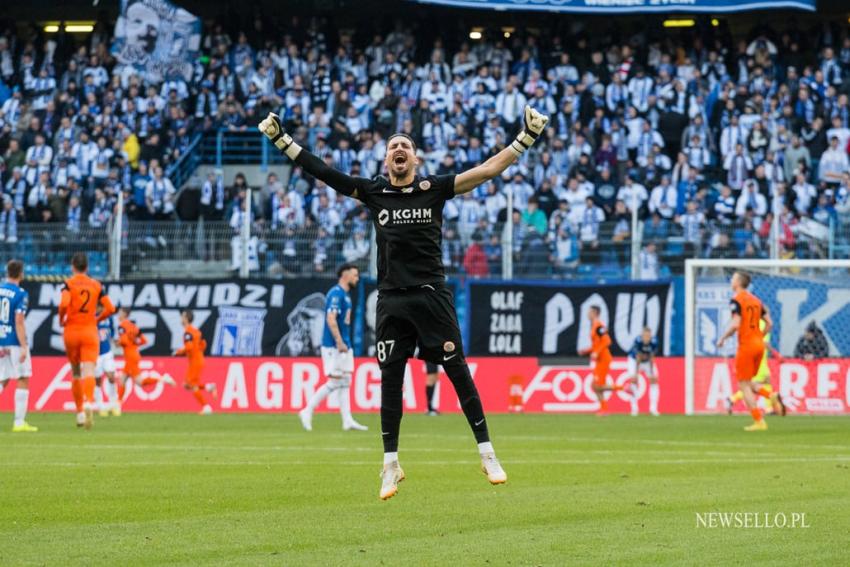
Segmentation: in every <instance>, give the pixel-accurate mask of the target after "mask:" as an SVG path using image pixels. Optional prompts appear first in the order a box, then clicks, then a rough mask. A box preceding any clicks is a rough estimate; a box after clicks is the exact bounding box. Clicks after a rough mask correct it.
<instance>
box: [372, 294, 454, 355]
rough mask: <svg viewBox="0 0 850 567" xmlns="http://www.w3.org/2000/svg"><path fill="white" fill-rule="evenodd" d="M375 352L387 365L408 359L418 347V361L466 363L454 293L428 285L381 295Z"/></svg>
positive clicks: (379, 295)
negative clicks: (419, 359)
mask: <svg viewBox="0 0 850 567" xmlns="http://www.w3.org/2000/svg"><path fill="white" fill-rule="evenodd" d="M376 316H377V322H376V333H375V334H376V337H375V338H376V343H375V352H376V354H377V356H378V364H379V365H380V366H385V365H387V364H390V363H392V362H396V361H398V360H407V359H408V358H410V357H411V356H413V353H414V352H415V350H416V347H417V345H418V346H419V358H421V359H422V360H425V361H427V362H431V363H433V364H442V365H443V366H449V365H453V364H459V363H463V362H465V359H464V356H463V344H462V343H461V338H460V327H459V326H458V324H457V312H456V311H455V304H454V297H453V296H452V292H451V291H449V289H448V288H447V287H446V286H445V285H442V284H425V285H422V286H419V287H415V288H407V289H404V290H383V291H380V292H379V293H378V306H377V313H376Z"/></svg>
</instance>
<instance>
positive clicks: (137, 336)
mask: <svg viewBox="0 0 850 567" xmlns="http://www.w3.org/2000/svg"><path fill="white" fill-rule="evenodd" d="M118 344H119V345H120V346H121V348H122V349H124V376H126V377H127V378H129V379H130V380H132V381H133V382H135V383H136V384H138V385H139V386H150V385H152V384H156V383H157V382H160V381H162V382H165V383H166V384H168V385H169V386H176V385H177V383H176V382H175V381H174V378H172V377H171V376H169V375H168V374H165V375H163V376H162V377H160V378H152V377H147V378H142V371H141V369H140V368H139V362H141V361H142V355H141V354H139V347H140V346H143V345H146V344H148V340H147V339H146V338H145V336H144V335H143V334H142V333H141V331H139V327H137V326H136V324H135V323H133V322H132V321H131V320H130V308H129V307H122V308H121V309H119V310H118Z"/></svg>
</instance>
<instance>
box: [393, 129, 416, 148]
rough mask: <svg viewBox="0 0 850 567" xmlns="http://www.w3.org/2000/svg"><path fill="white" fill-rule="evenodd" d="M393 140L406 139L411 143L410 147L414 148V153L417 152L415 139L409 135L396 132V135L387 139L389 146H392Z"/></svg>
mask: <svg viewBox="0 0 850 567" xmlns="http://www.w3.org/2000/svg"><path fill="white" fill-rule="evenodd" d="M393 138H404V139H406V140H407V141H409V142H410V145H412V146H413V151H414V152H415V151H416V142H414V141H413V138H411V137H410V136H409V135H408V134H405V133H404V132H396V133H395V134H393V135H392V136H390V137H389V138H387V145H388V146H389V145H390V142H391V141H392V139H393Z"/></svg>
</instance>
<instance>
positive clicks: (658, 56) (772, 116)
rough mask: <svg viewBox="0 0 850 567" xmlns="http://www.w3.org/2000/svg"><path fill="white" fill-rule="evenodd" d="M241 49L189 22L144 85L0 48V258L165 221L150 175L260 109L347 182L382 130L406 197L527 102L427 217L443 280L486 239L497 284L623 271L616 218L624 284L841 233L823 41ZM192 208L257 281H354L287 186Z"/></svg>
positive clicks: (456, 163) (837, 66)
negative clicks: (27, 245)
mask: <svg viewBox="0 0 850 567" xmlns="http://www.w3.org/2000/svg"><path fill="white" fill-rule="evenodd" d="M253 28H254V29H253V30H252V32H251V33H250V34H248V33H244V32H243V33H238V34H232V35H231V34H228V33H225V31H224V28H223V27H222V26H221V25H218V24H210V25H209V26H208V29H207V30H206V33H205V35H204V39H203V46H202V49H203V51H204V55H205V57H203V58H202V59H200V60H199V61H198V62H197V63H196V69H195V74H194V77H193V78H192V80H190V81H184V80H182V79H175V80H170V81H167V82H164V83H160V84H147V83H146V82H145V81H143V80H142V79H141V78H140V77H139V76H138V75H137V74H135V73H134V72H133V70H132V69H127V68H123V67H122V66H120V65H116V64H115V62H114V60H112V58H111V56H110V54H109V50H108V44H109V39H108V34H106V33H99V34H98V33H96V34H94V35H93V36H92V37H91V38H89V39H88V40H87V41H86V43H85V44H84V45H81V46H79V48H77V49H75V50H73V52H72V53H70V54H69V55H68V56H67V57H62V58H60V57H58V56H57V46H56V42H54V41H50V40H49V37H48V39H47V40H46V41H45V40H44V38H43V37H39V36H36V35H33V36H32V37H29V36H19V35H17V34H12V33H7V34H6V35H5V36H4V37H2V38H0V156H2V165H0V168H2V171H0V175H2V179H0V181H2V188H3V197H4V203H3V207H2V211H0V237H2V238H3V239H4V240H6V241H7V242H8V241H10V239H12V238H15V235H16V231H17V224H18V223H20V222H24V221H26V222H56V223H64V224H65V225H66V226H67V228H68V230H70V231H74V230H79V227H80V226H81V225H89V226H91V227H103V226H106V225H107V224H108V222H109V219H110V216H111V215H112V214H113V211H114V202H115V198H116V196H117V194H118V193H119V192H121V191H123V192H124V193H125V197H126V199H125V200H126V202H127V203H128V207H127V214H128V218H130V219H144V220H165V219H169V218H172V217H174V216H175V202H176V194H177V189H179V188H175V187H174V185H173V184H172V183H171V181H170V180H169V179H168V176H167V175H165V173H164V172H165V171H166V170H167V168H168V165H169V164H171V163H173V162H174V161H175V160H177V159H179V158H180V156H181V155H182V154H183V153H184V152H185V151H187V148H188V147H189V144H190V142H191V140H192V137H193V135H194V134H196V133H200V132H207V131H214V130H219V129H224V130H227V131H230V132H243V131H245V132H251V133H252V132H253V131H254V128H255V125H256V123H257V122H258V121H259V120H260V118H261V117H263V116H264V115H265V114H266V113H267V112H269V111H274V112H278V113H279V114H280V116H281V118H282V120H283V122H284V124H285V127H286V129H287V130H288V131H289V132H290V133H292V135H293V137H295V138H296V139H298V140H301V141H302V142H303V143H304V144H305V145H306V146H307V147H309V148H310V150H311V151H313V152H314V153H316V154H317V155H319V156H320V157H322V158H323V159H325V160H326V161H327V162H328V163H329V164H332V165H333V166H334V167H337V168H338V169H341V170H343V171H345V172H347V173H350V174H352V175H361V176H367V177H370V176H374V175H378V174H380V173H381V170H382V159H383V153H384V149H385V140H386V139H387V137H388V136H389V135H390V134H391V133H393V132H396V131H400V132H405V133H407V134H409V135H410V136H411V137H412V138H413V139H414V140H415V141H416V142H417V146H418V148H419V151H420V157H421V174H423V175H424V174H444V173H455V172H458V171H462V170H464V169H466V168H469V167H472V166H474V165H476V164H478V163H481V162H483V161H484V160H486V159H487V158H488V157H489V156H490V155H492V154H493V153H495V152H497V151H499V150H500V149H501V148H503V147H504V146H505V144H506V143H507V142H509V141H510V140H511V138H512V136H513V134H514V133H515V131H516V130H517V129H518V128H519V127H520V120H521V113H522V109H523V107H524V106H525V105H526V104H528V105H531V106H533V107H534V108H536V109H538V110H540V111H541V112H544V113H546V114H548V115H550V117H551V120H550V126H549V127H548V128H547V130H546V133H545V135H544V136H542V139H541V140H539V141H538V143H537V145H536V146H535V147H534V148H533V150H532V151H530V152H527V153H526V154H525V155H524V156H523V157H522V159H521V160H519V161H518V162H517V163H516V164H514V165H513V166H511V167H510V168H509V169H508V170H507V171H506V172H505V174H504V175H503V176H502V178H501V179H497V180H494V181H493V182H491V183H487V184H485V185H482V186H481V187H479V188H477V189H476V190H475V191H474V192H472V193H469V194H467V195H464V196H463V197H461V198H457V199H454V200H452V201H449V202H448V203H447V204H446V209H445V211H444V219H445V222H444V236H445V242H444V263H445V264H446V266H447V268H449V270H450V271H453V272H463V273H466V274H467V275H469V276H473V277H483V276H487V275H490V274H497V273H499V272H500V266H501V263H502V256H503V253H504V252H506V251H504V250H503V247H504V239H503V234H504V231H505V229H506V226H507V225H509V224H510V225H511V227H512V229H513V230H512V233H513V250H512V251H511V252H512V253H513V254H514V257H515V262H514V264H515V269H514V272H515V274H517V275H539V274H569V273H572V272H573V271H574V270H576V269H578V268H579V267H580V266H595V265H599V264H603V265H614V266H626V265H628V264H629V254H630V242H631V240H632V236H633V235H632V234H631V233H632V213H633V211H637V215H638V217H639V225H638V226H639V230H640V232H641V241H642V242H643V243H644V248H643V250H642V251H641V252H640V265H641V273H642V276H643V277H656V276H657V275H658V274H659V270H660V269H662V268H663V267H664V266H670V265H673V266H675V265H676V264H677V262H680V261H681V258H682V257H684V256H687V255H701V256H710V257H717V258H726V257H751V258H755V257H761V256H764V255H766V254H767V253H768V242H769V241H770V240H771V238H772V235H776V234H778V240H779V242H780V245H781V253H782V255H784V256H788V257H790V256H798V257H816V256H821V255H824V254H825V253H826V242H827V240H829V239H828V238H827V235H828V234H829V231H830V230H837V232H838V234H839V235H841V234H847V233H850V231H848V230H847V224H848V223H850V163H848V151H850V103H848V94H850V36H848V34H847V30H846V29H844V28H840V27H839V26H838V25H836V24H830V23H825V24H824V25H823V27H822V29H820V30H819V31H817V32H816V33H807V32H802V31H787V32H773V31H771V30H767V29H754V30H752V31H751V32H750V33H749V34H748V35H747V36H746V37H732V36H731V35H729V34H728V33H725V32H720V31H719V30H718V29H716V28H706V29H701V30H700V31H697V30H696V29H694V30H693V31H694V33H691V34H688V35H682V36H673V35H669V34H659V35H658V36H657V37H656V36H653V35H652V34H650V33H642V34H637V35H634V36H632V37H630V38H628V39H627V40H624V41H619V42H608V43H606V44H604V45H602V44H598V43H597V42H596V41H594V39H593V37H594V36H593V34H591V33H582V32H579V33H572V34H551V35H548V36H544V37H537V36H535V35H531V34H528V35H525V34H515V35H513V36H511V37H508V38H503V37H502V36H501V35H499V36H498V37H495V38H492V39H488V38H486V37H485V38H484V39H482V40H479V41H472V40H468V41H467V40H465V38H456V37H455V38H444V39H437V40H436V41H434V42H433V44H430V43H429V44H428V45H423V44H422V43H421V42H418V41H417V38H416V34H415V33H413V32H412V31H411V30H409V29H406V28H405V27H403V26H402V25H401V24H396V25H395V27H394V28H393V29H392V30H391V31H389V32H388V33H375V34H374V36H372V37H371V39H365V40H364V38H362V36H361V35H362V34H358V35H353V34H352V33H351V32H349V31H345V30H342V31H337V32H332V31H331V30H332V28H331V26H330V24H329V22H327V21H325V20H323V19H320V18H314V19H311V20H309V21H306V22H305V21H297V20H293V21H292V22H289V23H288V25H285V26H283V27H282V29H279V30H268V29H264V27H263V20H262V19H258V20H257V22H255V23H254V26H253ZM333 29H335V28H333ZM65 51H67V49H66V50H65ZM251 135H254V134H251ZM283 177H285V178H283ZM200 189H201V190H200V192H199V194H198V198H199V201H200V206H201V208H202V210H203V212H204V215H205V217H207V218H220V219H224V220H225V221H227V222H229V223H230V225H231V226H232V227H233V229H234V230H238V229H239V227H240V226H241V224H242V220H243V215H245V214H250V215H251V216H250V218H249V220H250V222H251V223H252V224H253V226H254V235H255V240H254V243H253V244H252V246H254V248H255V252H253V253H252V257H254V256H255V257H256V262H257V265H258V266H259V267H260V268H261V269H270V268H271V266H272V265H274V266H275V270H282V271H283V272H285V273H298V272H303V271H305V270H308V271H309V270H314V271H332V269H331V268H332V266H333V264H334V263H335V262H337V261H342V260H343V259H345V260H348V261H359V262H365V261H366V258H367V256H368V252H369V244H368V243H369V231H370V221H369V217H368V214H367V213H366V212H365V211H364V210H363V209H362V207H360V206H358V203H357V202H356V201H353V200H350V199H345V198H342V197H338V196H337V195H336V194H335V193H334V192H333V191H331V190H329V189H328V188H327V187H325V186H324V185H323V184H322V183H321V182H319V181H317V180H314V179H312V178H310V177H309V176H306V175H305V174H304V173H303V172H301V171H300V170H299V168H297V167H296V168H294V169H293V170H292V171H291V174H290V175H287V176H282V177H281V178H278V176H277V175H276V174H275V175H270V176H269V178H268V180H267V182H266V183H265V184H264V185H263V186H262V187H254V188H253V189H255V190H254V191H253V194H254V199H253V202H252V203H251V206H250V207H245V206H244V201H245V195H246V191H245V190H246V189H247V184H246V182H245V178H244V176H237V178H236V179H234V180H227V181H225V180H224V179H222V178H220V177H216V176H215V175H211V176H210V177H209V178H208V179H207V180H205V182H204V184H203V186H202V187H201V188H200ZM508 192H510V194H511V195H512V199H513V206H514V210H513V211H511V212H510V213H509V212H508V211H507V198H506V195H507V194H508ZM842 229H843V230H844V232H842ZM840 240H841V237H839V238H838V241H840ZM304 247H308V248H309V251H310V252H309V254H310V255H311V258H312V261H311V262H309V263H310V264H312V267H311V266H307V267H305V266H302V265H301V264H302V263H303V262H301V261H300V259H301V258H303V257H304V256H303V254H304V250H303V249H299V248H304Z"/></svg>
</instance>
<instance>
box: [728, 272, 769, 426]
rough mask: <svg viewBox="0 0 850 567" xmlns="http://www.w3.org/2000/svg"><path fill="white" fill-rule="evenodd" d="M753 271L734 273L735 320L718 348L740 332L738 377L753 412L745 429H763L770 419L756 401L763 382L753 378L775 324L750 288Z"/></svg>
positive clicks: (736, 363) (733, 301) (739, 385)
mask: <svg viewBox="0 0 850 567" xmlns="http://www.w3.org/2000/svg"><path fill="white" fill-rule="evenodd" d="M750 281H751V278H750V275H749V274H745V273H744V272H735V273H734V274H732V281H731V286H732V292H733V293H734V294H735V295H734V296H733V297H732V302H731V304H730V307H731V308H732V320H731V321H730V322H729V328H727V329H726V332H725V333H723V335H722V336H721V337H720V339H719V340H718V341H717V348H721V347H722V346H723V343H724V342H726V339H728V338H729V337H731V336H732V335H734V334H735V333H736V332H737V333H738V350H737V351H736V353H735V377H736V378H737V379H738V388H739V389H740V390H741V392H743V394H744V402H745V403H746V404H747V408H749V410H750V414H751V415H752V416H753V424H752V425H748V426H747V427H745V428H744V429H745V430H746V431H764V430H766V429H767V422H766V421H765V420H764V415H763V414H762V411H761V410H760V409H759V408H758V406H757V405H756V401H757V399H756V396H757V395H758V394H759V389H760V388H762V387H763V385H762V384H759V383H756V382H753V378H755V377H756V375H757V374H758V371H759V367H760V366H761V361H762V358H763V357H764V348H765V345H764V335H765V333H769V332H770V330H771V328H773V321H771V320H770V314H769V313H768V312H767V310H766V309H765V308H764V305H762V303H761V300H760V299H759V298H758V297H756V296H755V295H753V294H752V293H750V292H749V290H748V289H747V288H749V287H750ZM762 319H763V320H764V323H765V324H764V326H763V327H762V326H761V325H760V323H761V321H762Z"/></svg>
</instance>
